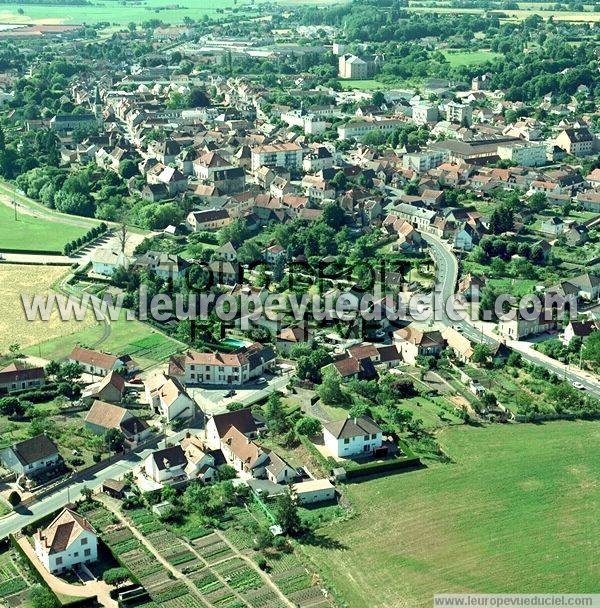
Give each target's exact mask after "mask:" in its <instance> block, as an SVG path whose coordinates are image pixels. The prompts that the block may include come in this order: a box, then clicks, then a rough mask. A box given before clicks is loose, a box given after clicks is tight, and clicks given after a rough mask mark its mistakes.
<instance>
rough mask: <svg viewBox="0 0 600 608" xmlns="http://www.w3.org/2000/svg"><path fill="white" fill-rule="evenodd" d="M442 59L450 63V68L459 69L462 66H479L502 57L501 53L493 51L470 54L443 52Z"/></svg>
mask: <svg viewBox="0 0 600 608" xmlns="http://www.w3.org/2000/svg"><path fill="white" fill-rule="evenodd" d="M443 54H444V57H445V58H446V59H447V60H448V61H449V62H450V65H451V66H452V67H454V68H455V67H460V66H463V65H479V64H480V63H485V62H486V61H491V60H492V59H497V58H498V57H502V54H501V53H494V52H493V51H472V52H460V51H459V52H456V51H443Z"/></svg>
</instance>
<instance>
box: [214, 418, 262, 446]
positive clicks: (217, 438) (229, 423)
mask: <svg viewBox="0 0 600 608" xmlns="http://www.w3.org/2000/svg"><path fill="white" fill-rule="evenodd" d="M231 427H235V428H236V429H237V430H238V431H240V432H241V433H242V434H243V435H245V436H246V437H248V438H252V437H256V436H257V435H258V430H259V426H258V423H257V421H256V420H255V418H254V416H253V415H252V410H251V409H250V408H243V409H241V410H235V411H233V412H224V413H222V414H214V415H212V416H210V417H209V419H208V421H207V423H206V442H207V443H208V445H209V446H211V447H212V448H213V449H218V448H220V446H221V440H222V439H223V437H225V435H226V434H227V431H229V429H230V428H231Z"/></svg>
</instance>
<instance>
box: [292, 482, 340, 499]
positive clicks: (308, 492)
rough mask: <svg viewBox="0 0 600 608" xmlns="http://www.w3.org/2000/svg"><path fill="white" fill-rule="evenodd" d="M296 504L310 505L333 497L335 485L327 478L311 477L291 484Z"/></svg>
mask: <svg viewBox="0 0 600 608" xmlns="http://www.w3.org/2000/svg"><path fill="white" fill-rule="evenodd" d="M293 486H294V490H295V491H296V496H297V497H298V504H301V505H310V504H313V503H316V502H327V501H329V500H334V499H335V486H334V485H333V484H332V483H331V482H330V481H329V480H328V479H311V480H309V481H302V482H300V483H295V484H293Z"/></svg>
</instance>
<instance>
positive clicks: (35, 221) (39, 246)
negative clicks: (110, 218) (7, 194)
mask: <svg viewBox="0 0 600 608" xmlns="http://www.w3.org/2000/svg"><path fill="white" fill-rule="evenodd" d="M85 232H86V230H85V228H82V227H80V226H73V225H71V224H68V223H65V222H61V221H59V220H57V221H54V220H52V221H51V220H46V219H43V218H41V217H34V216H33V215H30V214H26V213H22V212H20V211H18V212H17V220H15V214H14V211H13V210H12V209H10V208H9V207H7V206H6V205H3V204H2V203H0V250H2V248H9V249H12V248H14V249H27V250H29V251H45V250H46V251H60V252H62V248H63V247H64V245H65V244H66V243H68V242H69V241H72V240H74V239H77V238H79V237H80V236H82V235H83V234H84V233H85Z"/></svg>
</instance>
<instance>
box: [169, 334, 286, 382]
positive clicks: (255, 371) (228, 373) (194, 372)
mask: <svg viewBox="0 0 600 608" xmlns="http://www.w3.org/2000/svg"><path fill="white" fill-rule="evenodd" d="M274 358H275V353H274V352H273V349H272V348H270V347H264V346H263V345H262V344H259V343H258V342H255V343H254V344H251V345H250V346H244V347H243V348H241V349H240V350H238V351H237V352H234V353H215V352H198V351H192V350H190V351H188V352H187V354H186V355H184V356H183V357H173V358H172V359H171V361H172V364H173V372H175V373H174V374H171V375H175V376H176V377H177V378H179V379H180V380H181V381H182V382H183V383H184V384H185V385H190V384H192V385H193V384H222V385H228V386H241V385H242V384H244V383H245V382H248V381H249V380H251V379H252V378H256V377H257V376H260V375H261V374H262V373H263V372H265V371H266V370H267V369H268V367H269V366H270V364H271V362H272V361H273V359H274Z"/></svg>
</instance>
